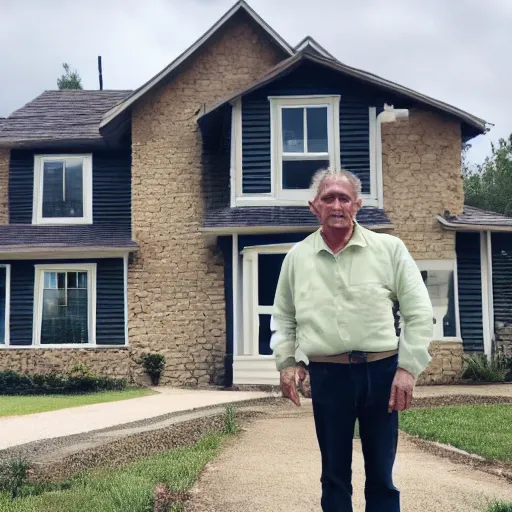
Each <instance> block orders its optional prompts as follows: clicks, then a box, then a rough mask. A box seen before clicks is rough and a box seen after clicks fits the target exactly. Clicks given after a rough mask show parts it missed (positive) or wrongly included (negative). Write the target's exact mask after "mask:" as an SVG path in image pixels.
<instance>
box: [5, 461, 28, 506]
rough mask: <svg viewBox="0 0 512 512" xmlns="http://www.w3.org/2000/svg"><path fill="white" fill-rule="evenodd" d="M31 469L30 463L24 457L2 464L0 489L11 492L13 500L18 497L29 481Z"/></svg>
mask: <svg viewBox="0 0 512 512" xmlns="http://www.w3.org/2000/svg"><path fill="white" fill-rule="evenodd" d="M29 470H30V463H29V462H28V461H26V460H24V459H19V460H10V461H7V462H4V463H2V464H0V490H1V491H2V492H7V493H9V495H10V496H11V500H14V499H16V498H17V497H18V495H19V493H20V490H21V488H22V487H23V486H24V485H25V484H26V483H27V480H28V476H29Z"/></svg>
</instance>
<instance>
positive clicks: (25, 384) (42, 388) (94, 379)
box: [0, 371, 127, 395]
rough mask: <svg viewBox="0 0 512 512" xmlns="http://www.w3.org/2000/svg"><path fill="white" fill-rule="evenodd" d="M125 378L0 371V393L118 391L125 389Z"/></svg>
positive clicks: (41, 393)
mask: <svg viewBox="0 0 512 512" xmlns="http://www.w3.org/2000/svg"><path fill="white" fill-rule="evenodd" d="M126 386H127V382H126V380H125V379H112V378H110V377H100V376H98V375H93V374H90V373H88V374H83V375H79V374H77V373H76V372H75V373H72V374H59V373H55V372H51V373H38V374H34V375H29V374H19V373H16V372H13V371H6V372H0V395H55V394H73V393H93V392H97V391H118V390H122V389H125V388H126Z"/></svg>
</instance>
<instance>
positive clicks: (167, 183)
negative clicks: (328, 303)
mask: <svg viewBox="0 0 512 512" xmlns="http://www.w3.org/2000/svg"><path fill="white" fill-rule="evenodd" d="M283 57H284V55H282V53H280V51H279V50H277V48H275V47H274V46H273V45H272V43H271V42H270V41H269V40H268V36H267V35H266V34H264V33H263V32H262V31H261V29H259V28H256V25H255V24H254V23H253V22H252V21H250V20H249V18H248V17H247V16H245V15H243V14H239V15H237V16H236V17H235V18H234V19H233V20H232V21H231V22H229V24H228V25H227V26H225V27H224V28H223V29H222V31H221V33H219V34H218V36H217V37H216V38H215V40H213V41H211V42H209V43H208V44H207V46H206V47H205V48H204V49H203V50H201V52H200V53H199V54H197V55H196V56H194V57H193V58H192V59H191V60H190V61H189V62H188V63H187V64H186V65H185V66H184V67H183V68H182V69H180V71H179V74H178V75H177V76H175V77H173V78H172V79H171V80H170V81H169V82H168V83H167V84H164V85H163V86H161V87H159V88H158V89H157V90H154V91H152V92H150V93H148V94H147V95H146V96H145V97H144V98H143V99H142V100H141V101H140V102H139V103H138V104H137V105H136V106H135V108H134V110H133V114H132V147H133V150H132V177H133V182H132V219H133V220H132V226H133V236H134V239H135V240H136V241H137V243H138V244H139V247H140V250H139V252H138V254H137V255H136V257H135V258H134V259H133V261H132V262H131V263H130V266H129V276H128V304H129V339H130V346H131V350H132V351H133V352H134V354H138V353H142V352H144V351H152V352H159V353H162V354H164V355H165V356H166V359H167V365H166V369H165V374H164V376H163V379H162V383H163V384H172V385H198V384H199V385H205V384H208V383H218V382H221V380H222V377H223V371H224V355H225V345H226V336H225V297H224V267H223V261H222V257H221V255H220V254H219V252H218V251H217V249H215V248H212V247H208V245H207V243H206V242H205V239H204V237H203V236H202V235H201V233H200V232H199V228H200V223H201V217H202V213H203V208H204V201H205V198H204V197H202V194H201V187H202V177H201V173H202V154H201V152H202V141H201V134H200V132H199V130H198V126H197V123H196V116H197V113H198V110H199V108H200V107H201V106H202V105H203V104H206V105H207V106H208V105H211V104H213V103H214V102H216V101H218V100H219V98H223V97H226V96H228V95H229V94H231V93H234V92H236V91H237V90H239V89H241V88H243V87H245V86H247V85H249V84H250V83H251V82H253V81H254V80H255V79H256V78H257V77H258V76H259V75H261V74H262V73H263V72H265V71H266V70H267V69H269V68H270V67H271V66H273V65H275V64H276V63H277V62H279V61H280V60H282V58H283ZM225 171H226V172H229V167H227V168H226V169H225Z"/></svg>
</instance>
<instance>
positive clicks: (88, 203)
mask: <svg viewBox="0 0 512 512" xmlns="http://www.w3.org/2000/svg"><path fill="white" fill-rule="evenodd" d="M59 160H81V161H82V193H83V196H82V200H83V203H82V207H83V216H82V217H49V218H45V217H43V178H44V172H43V166H44V163H45V162H54V161H59ZM32 224H45V225H61V224H72V225H75V224H92V154H91V153H89V154H56V155H51V154H48V155H34V188H33V198H32Z"/></svg>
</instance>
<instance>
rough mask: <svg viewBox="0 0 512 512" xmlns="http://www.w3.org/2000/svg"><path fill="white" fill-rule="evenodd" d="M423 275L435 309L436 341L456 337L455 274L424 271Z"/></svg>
mask: <svg viewBox="0 0 512 512" xmlns="http://www.w3.org/2000/svg"><path fill="white" fill-rule="evenodd" d="M421 275H422V276H423V280H424V281H425V284H426V286H427V289H428V293H429V295H430V300H431V302H432V307H433V309H434V318H435V325H434V339H438V338H440V337H441V338H442V337H452V336H456V335H457V329H456V325H455V316H456V315H455V294H454V282H453V281H454V279H453V272H452V271H450V270H428V271H427V270H423V271H422V272H421Z"/></svg>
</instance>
